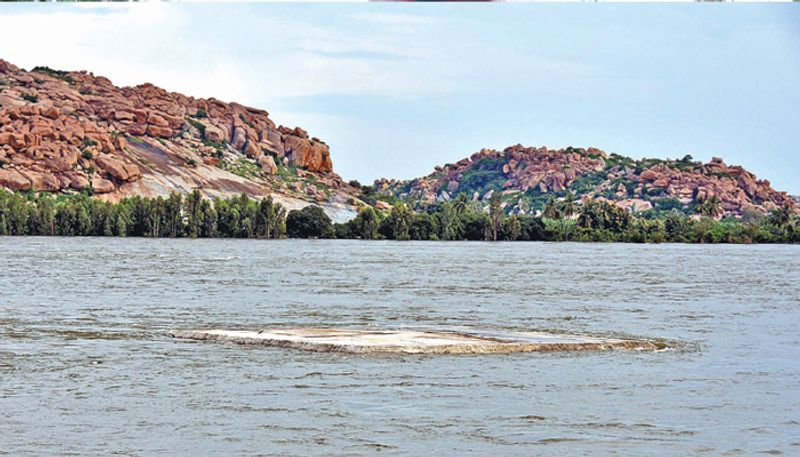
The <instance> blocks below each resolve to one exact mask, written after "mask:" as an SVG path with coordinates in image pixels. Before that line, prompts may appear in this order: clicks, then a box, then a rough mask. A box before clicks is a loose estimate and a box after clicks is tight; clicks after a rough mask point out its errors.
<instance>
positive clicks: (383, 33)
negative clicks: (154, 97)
mask: <svg viewBox="0 0 800 457" xmlns="http://www.w3.org/2000/svg"><path fill="white" fill-rule="evenodd" d="M0 58H3V59H5V60H8V61H9V62H11V63H14V64H16V65H17V66H20V67H23V68H26V69H31V68H32V67H34V66H36V65H46V66H49V67H52V68H56V69H61V70H82V69H85V70H89V71H92V72H93V73H95V74H96V75H103V76H106V77H109V78H110V79H111V80H112V81H113V82H114V83H115V84H117V85H136V84H141V83H144V82H151V83H153V84H156V85H158V86H161V87H164V88H165V89H167V90H170V91H176V92H181V93H185V94H188V95H192V96H196V97H216V98H218V99H221V100H225V101H237V102H240V103H242V104H245V105H250V106H255V107H258V108H262V109H265V110H267V111H269V112H270V117H271V118H272V119H273V121H275V122H276V123H277V124H283V125H289V126H295V125H299V126H301V127H303V128H304V129H306V130H308V131H309V133H310V134H311V135H312V136H317V137H319V138H322V139H323V140H324V141H326V142H327V143H328V144H329V145H330V148H331V156H332V158H333V163H334V169H335V171H336V172H338V173H339V174H340V175H342V176H343V177H344V178H345V179H358V180H360V181H361V182H363V183H371V182H372V181H373V180H374V179H376V178H379V177H389V178H398V179H408V178H414V177H417V176H422V175H426V174H428V173H430V172H431V171H432V170H433V167H434V166H436V165H440V164H444V163H452V162H455V161H458V160H460V159H461V158H463V157H466V156H468V155H470V154H472V153H474V152H476V151H479V150H480V149H482V148H484V147H487V148H496V149H502V148H504V147H506V146H509V145H513V144H517V143H521V144H523V145H527V146H537V147H538V146H543V145H546V146H548V147H550V148H563V147H567V146H575V147H590V146H594V147H598V148H601V149H603V150H605V151H606V152H609V153H611V152H616V153H619V154H623V155H628V156H631V157H636V158H641V157H659V158H666V157H673V158H675V157H683V156H684V155H686V154H690V155H692V156H694V157H695V159H698V160H703V161H708V160H710V159H711V157H712V156H719V157H723V158H724V159H725V161H726V162H727V163H728V164H740V165H744V166H745V167H746V168H747V169H749V170H750V171H752V172H754V173H756V175H758V176H759V177H760V178H767V179H769V180H770V181H771V182H772V184H773V186H774V187H775V188H777V189H778V190H786V191H789V192H790V193H793V194H800V151H799V150H798V147H799V146H800V8H797V7H796V5H792V4H769V5H767V4H738V5H735V4H657V5H652V4H651V5H643V4H521V3H506V4H480V3H473V4H465V3H456V4H443V3H439V4H431V3H371V4H358V3H349V4H335V5H334V4H327V3H291V4H278V3H268V4H263V3H262V4H242V3H236V4H225V5H219V4H217V5H209V4H197V3H194V4H187V3H184V4H135V5H130V4H125V5H107V4H91V5H86V4H69V5H66V4H60V5H54V4H17V3H14V4H8V3H6V4H2V5H0Z"/></svg>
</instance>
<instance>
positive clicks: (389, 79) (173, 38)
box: [0, 4, 450, 103]
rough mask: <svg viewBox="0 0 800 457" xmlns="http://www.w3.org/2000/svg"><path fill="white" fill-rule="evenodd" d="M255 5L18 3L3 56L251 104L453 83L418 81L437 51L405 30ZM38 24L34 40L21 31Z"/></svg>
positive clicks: (1, 25) (4, 22)
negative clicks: (282, 13) (21, 6)
mask: <svg viewBox="0 0 800 457" xmlns="http://www.w3.org/2000/svg"><path fill="white" fill-rule="evenodd" d="M255 11H256V12H254V11H253V10H248V9H247V8H245V7H243V6H242V5H239V7H235V8H229V9H225V10H220V13H219V14H218V15H217V14H209V13H210V12H211V11H210V10H208V9H200V6H199V5H196V6H184V5H164V4H145V5H129V6H118V5H112V6H105V5H103V6H100V5H97V6H89V7H81V8H70V9H69V10H63V9H62V10H59V11H58V12H50V13H44V12H42V10H40V9H36V10H30V9H28V10H24V11H23V10H19V11H17V12H14V11H13V10H12V12H9V13H7V14H4V15H3V16H2V17H0V43H4V44H2V45H0V56H2V57H3V58H5V59H6V60H8V61H10V62H12V63H15V64H16V65H19V66H22V67H25V68H31V67H33V66H36V65H47V66H50V67H53V68H57V69H67V70H79V69H86V70H89V71H92V72H94V73H95V74H98V75H103V76H107V77H109V78H110V79H111V80H112V81H113V82H114V83H115V84H118V85H135V84H140V83H143V82H152V83H154V84H156V85H158V86H161V87H164V88H166V89H168V90H172V91H177V92H183V93H187V94H189V95H194V96H205V97H208V96H215V97H217V98H220V99H224V100H236V101H240V102H244V103H246V102H248V101H253V100H264V101H269V100H275V99H277V98H281V97H300V96H313V95H320V94H362V95H370V94H371V95H387V96H409V95H414V96H416V95H420V94H423V93H427V92H435V91H442V90H448V88H449V87H450V84H438V85H437V84H435V83H433V84H432V83H431V81H427V82H425V84H423V83H422V81H420V79H419V78H418V77H417V75H418V74H419V72H420V70H421V69H424V68H421V67H425V66H429V65H430V64H429V62H430V61H432V60H433V59H434V58H435V56H434V55H433V54H432V52H431V50H430V49H428V48H426V47H421V46H414V45H410V44H407V43H408V42H411V41H413V40H403V37H402V36H397V33H382V32H380V31H376V32H374V33H370V34H366V33H364V31H362V30H352V29H350V30H348V29H344V28H341V27H340V28H335V27H331V26H326V25H318V24H314V23H311V22H307V21H304V20H302V19H295V18H292V19H291V20H287V19H286V18H280V17H274V16H271V15H270V14H269V13H270V12H271V11H272V10H270V9H258V10H255ZM259 13H260V14H259ZM369 16H370V20H378V21H398V20H401V21H406V22H408V21H410V20H411V18H414V16H405V15H369ZM415 20H416V19H415ZM34 28H35V30H36V38H35V39H32V38H28V39H20V38H19V37H30V36H31V30H32V29H34ZM11 43H13V45H11ZM409 62H410V63H409ZM426 62H427V63H426Z"/></svg>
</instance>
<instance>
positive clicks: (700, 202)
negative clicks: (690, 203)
mask: <svg viewBox="0 0 800 457" xmlns="http://www.w3.org/2000/svg"><path fill="white" fill-rule="evenodd" d="M694 210H695V212H696V213H697V214H699V215H701V216H704V217H710V218H713V219H717V218H719V217H720V216H722V213H723V210H722V203H720V201H719V198H718V197H717V196H716V195H712V196H711V197H705V198H698V199H697V205H696V206H695V208H694Z"/></svg>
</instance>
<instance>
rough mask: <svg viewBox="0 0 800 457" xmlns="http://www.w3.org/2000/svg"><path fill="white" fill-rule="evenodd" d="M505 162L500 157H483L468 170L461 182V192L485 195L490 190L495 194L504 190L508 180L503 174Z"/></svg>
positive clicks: (459, 187)
mask: <svg viewBox="0 0 800 457" xmlns="http://www.w3.org/2000/svg"><path fill="white" fill-rule="evenodd" d="M505 163H506V162H505V160H503V159H502V158H500V157H483V158H481V159H480V160H478V161H476V162H475V163H473V164H472V166H471V167H469V168H468V169H466V170H465V171H464V172H463V174H462V176H461V179H460V180H459V186H458V189H459V192H465V193H468V194H470V195H471V194H473V193H474V192H478V193H479V194H481V195H483V194H484V193H486V192H488V191H489V190H492V189H494V191H495V192H499V191H500V190H502V186H503V182H504V181H505V180H506V177H505V174H503V165H505Z"/></svg>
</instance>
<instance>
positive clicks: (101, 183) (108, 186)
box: [92, 178, 116, 194]
mask: <svg viewBox="0 0 800 457" xmlns="http://www.w3.org/2000/svg"><path fill="white" fill-rule="evenodd" d="M115 188H116V187H115V186H114V183H112V182H111V181H109V180H107V179H102V178H92V190H94V192H95V193H98V194H107V193H109V192H113V191H114V189H115Z"/></svg>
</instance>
